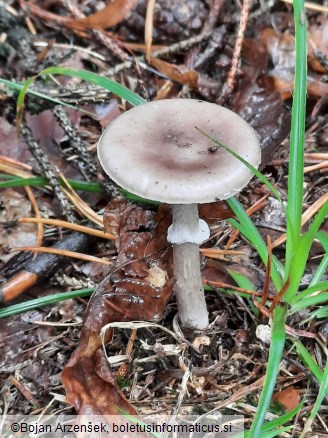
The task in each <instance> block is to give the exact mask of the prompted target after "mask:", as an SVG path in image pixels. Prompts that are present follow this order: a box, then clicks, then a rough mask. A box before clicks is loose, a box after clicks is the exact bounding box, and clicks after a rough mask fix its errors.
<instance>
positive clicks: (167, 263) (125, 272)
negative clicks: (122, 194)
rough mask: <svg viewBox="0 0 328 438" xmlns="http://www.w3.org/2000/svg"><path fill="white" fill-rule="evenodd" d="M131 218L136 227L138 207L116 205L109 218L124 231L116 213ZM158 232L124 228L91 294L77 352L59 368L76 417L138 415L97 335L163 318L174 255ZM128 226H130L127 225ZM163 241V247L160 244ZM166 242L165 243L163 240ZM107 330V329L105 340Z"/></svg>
mask: <svg viewBox="0 0 328 438" xmlns="http://www.w3.org/2000/svg"><path fill="white" fill-rule="evenodd" d="M120 211H123V216H124V214H125V213H126V216H125V217H126V218H131V217H132V218H133V219H132V221H131V223H130V225H126V228H129V227H131V226H132V227H135V226H136V224H137V225H138V224H139V222H138V220H137V218H144V217H145V216H144V215H143V213H142V212H141V211H140V209H139V208H138V207H136V208H135V209H134V208H132V209H131V208H130V206H129V205H127V203H117V210H116V213H117V214H116V215H115V214H114V215H113V217H112V219H113V223H114V225H115V227H116V228H117V229H123V228H124V226H125V225H124V224H123V223H122V222H120V220H119V217H120V214H119V212H120ZM161 222H162V221H161V220H160V217H159V223H160V227H159V229H160V232H159V233H158V231H157V232H155V233H154V235H153V234H152V233H150V232H141V233H137V232H127V233H125V234H123V235H122V236H121V237H120V238H119V239H118V247H119V254H118V257H117V261H116V265H115V267H114V269H113V271H112V273H111V274H110V275H109V276H108V277H106V278H105V280H103V281H102V283H101V284H100V285H99V286H98V288H97V289H96V291H95V292H94V294H93V295H92V297H91V298H90V301H89V305H88V308H87V312H86V315H85V318H84V321H83V325H82V329H81V338H80V341H79V346H78V348H77V350H76V351H75V352H74V353H73V355H72V357H71V359H70V361H69V362H68V364H67V365H66V367H65V369H64V371H63V376H62V378H63V382H64V385H65V388H66V392H67V397H68V399H69V400H70V401H71V403H72V404H73V405H74V406H75V409H76V410H77V412H78V414H79V415H83V414H88V415H114V414H118V411H117V406H118V407H119V408H121V409H123V410H124V411H125V412H127V413H130V414H136V412H135V410H134V408H133V407H132V406H131V405H130V403H129V402H128V401H127V400H126V398H125V397H124V395H123V394H122V392H121V391H120V389H119V388H118V385H117V383H116V380H115V378H114V377H113V375H112V373H111V369H110V367H109V364H108V362H107V360H105V357H104V354H103V350H102V343H101V338H100V331H101V328H102V327H104V326H105V325H106V324H108V323H110V322H115V321H126V320H130V319H131V320H140V321H142V320H146V321H158V320H160V319H161V318H162V317H163V313H164V311H165V308H166V304H167V301H168V299H169V297H170V295H171V293H172V289H173V286H174V283H175V280H174V278H173V276H172V253H171V251H167V250H166V247H165V243H166V240H165V237H164V236H163V234H164V233H166V228H165V227H163V225H162V224H161ZM131 224H132V225H131ZM163 245H164V246H163ZM166 245H167V243H166ZM110 338H111V332H110V331H108V332H107V333H106V340H105V341H106V343H108V342H109V341H110Z"/></svg>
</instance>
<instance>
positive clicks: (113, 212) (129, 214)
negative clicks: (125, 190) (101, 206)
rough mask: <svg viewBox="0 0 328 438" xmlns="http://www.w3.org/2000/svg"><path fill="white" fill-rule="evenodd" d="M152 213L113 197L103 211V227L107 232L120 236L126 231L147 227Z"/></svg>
mask: <svg viewBox="0 0 328 438" xmlns="http://www.w3.org/2000/svg"><path fill="white" fill-rule="evenodd" d="M151 218H152V213H151V212H150V211H149V210H144V209H142V208H141V207H138V206H137V205H135V204H133V203H132V202H127V201H126V200H120V199H114V200H113V201H111V202H110V203H109V204H108V205H107V206H106V208H105V211H104V218H103V220H104V229H105V231H106V232H107V233H112V234H114V235H115V236H120V235H123V234H124V233H126V232H127V231H138V230H139V229H140V228H141V227H145V228H146V227H149V223H150V220H151Z"/></svg>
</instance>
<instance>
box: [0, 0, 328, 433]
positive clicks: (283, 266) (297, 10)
mask: <svg viewBox="0 0 328 438" xmlns="http://www.w3.org/2000/svg"><path fill="white" fill-rule="evenodd" d="M304 14H305V10H304V1H303V0H294V20H295V41H296V69H295V88H294V99H293V107H292V124H291V133H290V159H289V172H288V196H287V206H286V221H287V240H286V251H285V259H284V261H279V260H278V259H277V258H276V257H275V256H274V255H273V257H272V269H271V272H270V276H271V280H272V284H273V286H274V288H275V290H276V293H278V292H279V291H280V290H281V289H282V288H283V287H284V286H285V289H286V292H285V294H284V295H283V296H282V299H281V302H280V303H279V304H278V305H277V307H276V308H275V310H274V312H273V315H272V342H271V344H270V350H269V360H268V364H267V370H266V377H265V383H264V386H263V390H262V393H261V396H260V399H259V402H258V408H257V412H256V415H255V418H254V421H253V424H252V427H251V430H250V431H248V432H246V434H245V436H246V437H250V438H258V437H260V438H269V437H274V436H279V435H280V434H281V433H282V432H283V431H287V430H289V429H290V427H291V426H285V425H286V423H287V422H289V421H291V420H292V419H293V418H294V416H295V415H296V414H297V413H299V411H300V409H301V407H302V406H303V404H304V402H302V403H301V404H300V405H299V406H297V407H296V408H295V409H294V410H292V411H291V412H289V413H287V414H285V415H282V416H281V417H279V418H277V419H275V420H274V421H270V422H265V415H266V412H267V410H268V409H269V406H270V403H271V399H272V394H273V391H274V388H275V383H276V379H277V376H278V375H279V368H280V362H281V358H282V355H283V352H284V349H285V346H286V339H287V340H288V342H290V339H289V338H288V336H286V330H285V322H286V319H287V318H288V316H290V315H292V314H293V313H296V312H299V311H300V310H304V309H308V310H309V315H310V316H307V318H306V319H305V318H304V320H303V321H301V322H300V324H303V325H306V324H308V323H309V322H310V321H311V319H312V318H317V319H320V318H326V317H327V316H328V306H327V305H325V303H326V302H327V301H328V282H327V281H322V277H323V274H324V273H325V271H326V270H327V267H328V235H327V233H325V232H324V231H319V230H320V227H321V225H322V223H323V221H324V220H325V218H326V217H327V215H328V202H326V204H325V205H324V206H323V207H322V208H321V210H320V211H319V212H318V213H317V215H316V216H315V217H314V219H313V221H312V223H311V224H310V225H309V227H308V229H307V230H306V231H304V232H302V230H301V215H302V209H303V182H304V158H303V157H304V131H305V109H306V74H307V62H306V59H307V58H306V46H307V40H306V23H305V22H304V20H303V17H304ZM49 74H64V75H69V76H74V77H79V78H81V79H82V80H86V81H89V82H92V83H95V84H97V85H99V86H102V87H104V88H106V89H107V90H110V91H112V92H113V93H115V94H116V95H118V96H119V97H121V98H122V99H124V100H126V101H128V102H130V103H131V104H132V105H140V104H143V103H144V102H145V101H144V100H143V99H142V98H141V97H140V96H137V95H136V94H135V93H133V92H132V91H130V90H127V89H126V88H124V87H122V86H121V85H120V84H117V83H116V82H114V81H111V80H109V79H106V78H102V77H101V76H99V75H97V74H95V73H90V72H85V71H76V70H72V69H67V68H62V67H52V68H50V69H46V70H44V71H43V72H41V73H40V75H38V77H39V78H40V77H45V76H46V75H49ZM35 79H36V78H31V79H30V80H28V81H27V82H26V83H25V84H23V85H22V86H21V88H20V94H19V98H18V113H19V114H20V115H21V114H22V110H23V107H24V99H25V95H26V93H28V92H30V91H29V86H30V84H31V83H32V82H33V81H34V80H35ZM42 97H44V96H42ZM56 103H57V102H56ZM203 134H204V135H207V134H206V133H203ZM212 140H213V141H216V140H215V139H212ZM217 143H218V142H217ZM218 144H219V143H218ZM219 145H220V146H221V147H224V145H222V144H219ZM237 158H238V157H237ZM244 164H245V165H248V163H246V162H245V163H244ZM253 171H254V173H255V174H256V175H257V176H258V177H259V179H260V180H261V181H262V182H263V183H264V184H266V186H267V187H268V188H269V189H270V190H271V191H272V193H273V195H274V196H276V197H277V198H278V199H279V200H280V201H281V198H280V195H279V193H278V192H277V190H276V189H275V188H274V187H273V186H272V185H271V184H270V182H269V181H267V180H266V178H265V177H264V176H263V175H262V174H261V173H259V172H258V171H257V170H256V169H253ZM14 181H16V182H17V183H18V179H17V178H15V180H14ZM6 183H10V181H4V182H3V183H1V184H6ZM43 183H44V181H43ZM72 185H73V184H72ZM0 187H1V186H0ZM228 204H229V206H230V208H231V209H232V210H233V211H234V213H235V215H236V219H231V220H230V221H229V222H230V223H231V225H233V226H234V227H235V228H237V229H238V230H239V231H240V233H241V234H242V235H243V237H244V238H246V239H247V241H248V242H249V243H250V245H252V246H253V247H254V249H255V250H256V251H257V253H258V255H259V257H260V259H261V260H262V262H263V264H264V265H267V262H268V256H269V251H268V248H267V245H266V244H265V242H264V240H263V239H262V237H261V235H260V233H259V231H258V230H257V228H256V227H255V225H254V224H253V222H252V220H251V219H250V218H249V217H248V216H247V214H246V212H245V210H244V208H243V207H242V205H241V204H240V203H239V201H238V200H237V199H236V198H231V199H229V200H228ZM315 239H318V240H319V242H320V243H321V245H322V247H323V250H324V252H325V254H324V257H323V259H322V261H321V262H320V264H319V266H318V267H317V270H316V272H315V274H314V276H313V279H312V281H311V283H310V285H309V287H307V288H305V290H301V288H300V284H301V280H302V277H303V276H304V273H305V270H306V267H307V262H308V257H309V253H310V250H311V247H312V245H313V242H314V240H315ZM231 275H232V276H233V278H234V279H235V280H236V282H237V284H238V285H239V286H240V287H247V288H248V289H251V290H252V289H253V290H254V286H253V285H252V283H251V282H250V281H249V280H248V278H247V277H246V276H243V275H241V274H236V273H232V274H231ZM205 289H206V287H205ZM300 290H301V291H300ZM319 291H321V292H320V293H318V292H319ZM79 292H81V291H75V292H70V293H69V294H74V293H76V294H77V295H76V296H79V295H78V294H79ZM227 292H228V293H232V291H227ZM83 293H84V292H83ZM55 296H57V300H56V301H60V299H63V298H62V297H68V295H65V294H57V295H55ZM69 297H70V298H71V297H72V296H69ZM50 299H51V298H50V297H49V300H50ZM40 300H41V301H40V302H37V305H38V306H39V304H40V303H41V304H40V306H41V305H45V303H46V304H49V303H50V301H43V302H42V300H44V298H43V299H40ZM32 301H34V302H36V301H37V300H32ZM52 302H55V301H52ZM249 302H250V301H249ZM29 303H30V306H32V305H33V303H32V302H29ZM42 303H43V304H42ZM23 304H25V303H23ZM17 306H21V307H19V309H23V307H22V305H17ZM27 306H28V304H27ZM251 308H252V307H251ZM15 309H17V307H16V308H15V306H10V307H8V308H6V309H2V310H1V311H0V317H4V316H3V315H4V314H5V312H6V311H7V315H8V314H13V313H10V312H13V311H14V312H16V313H17V312H18V311H17V310H15ZM252 309H253V311H254V312H256V311H257V310H256V309H254V308H252ZM19 311H24V310H19ZM291 341H292V342H293V343H294V349H293V352H294V353H295V354H297V355H298V357H299V359H300V361H301V362H302V363H303V364H304V366H306V367H307V369H308V370H309V372H311V373H312V374H313V376H314V378H315V379H316V380H317V381H318V384H319V385H320V390H319V393H318V395H317V399H316V401H315V403H314V404H313V406H312V410H311V412H310V413H309V416H308V421H307V424H306V427H305V429H304V431H303V433H302V435H301V436H304V435H305V433H306V431H307V430H309V429H310V427H311V425H312V423H313V421H314V419H315V416H316V415H317V413H318V411H319V409H320V407H321V404H322V401H323V399H324V397H325V396H327V385H328V365H326V366H325V368H324V369H321V368H320V367H319V366H318V364H317V363H316V361H315V359H314V357H313V356H312V355H311V354H310V352H309V351H308V349H307V348H306V345H304V344H303V343H301V342H300V341H296V342H295V341H294V340H291ZM326 362H327V361H326Z"/></svg>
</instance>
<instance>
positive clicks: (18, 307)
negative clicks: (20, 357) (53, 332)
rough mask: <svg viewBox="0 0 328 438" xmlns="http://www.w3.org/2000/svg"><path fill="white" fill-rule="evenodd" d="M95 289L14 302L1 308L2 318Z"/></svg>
mask: <svg viewBox="0 0 328 438" xmlns="http://www.w3.org/2000/svg"><path fill="white" fill-rule="evenodd" d="M93 291H94V288H90V289H80V290H74V291H70V292H61V293H54V294H52V295H47V296H45V297H41V298H36V299H34V300H29V301H24V303H19V304H13V305H12V306H8V307H4V308H3V309H0V318H8V317H9V316H13V315H17V314H19V313H23V312H27V311H29V310H33V309H38V308H39V307H44V306H49V304H55V303H59V302H60V301H65V300H71V299H73V298H81V297H87V296H89V295H91V294H92V292H93Z"/></svg>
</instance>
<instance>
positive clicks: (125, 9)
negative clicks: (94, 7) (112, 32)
mask: <svg viewBox="0 0 328 438" xmlns="http://www.w3.org/2000/svg"><path fill="white" fill-rule="evenodd" d="M135 4H136V0H114V1H112V2H111V3H109V4H108V5H107V6H106V7H105V8H103V9H102V10H101V11H99V12H96V13H95V14H92V15H89V17H86V18H81V19H79V20H71V21H70V26H71V27H73V28H75V29H79V30H86V29H107V28H108V27H112V26H115V25H116V24H118V23H120V22H121V21H123V20H125V19H126V18H127V16H128V15H129V13H130V11H131V10H132V9H133V8H134V7H135Z"/></svg>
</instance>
